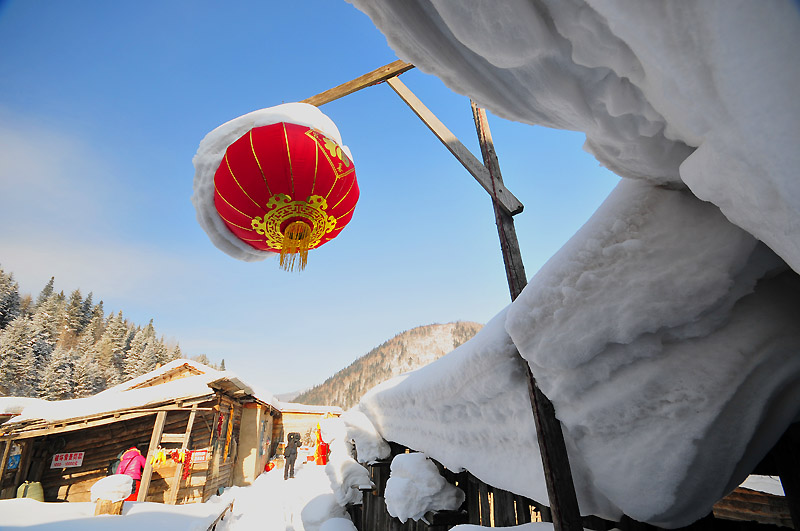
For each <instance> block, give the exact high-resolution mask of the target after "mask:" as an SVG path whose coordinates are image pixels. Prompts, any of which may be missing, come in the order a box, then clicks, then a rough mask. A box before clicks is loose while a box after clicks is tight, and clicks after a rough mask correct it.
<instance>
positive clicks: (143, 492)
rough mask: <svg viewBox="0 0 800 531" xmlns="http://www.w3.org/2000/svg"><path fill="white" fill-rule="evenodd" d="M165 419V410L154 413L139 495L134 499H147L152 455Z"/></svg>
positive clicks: (162, 430)
mask: <svg viewBox="0 0 800 531" xmlns="http://www.w3.org/2000/svg"><path fill="white" fill-rule="evenodd" d="M166 420H167V412H166V411H159V412H158V413H157V414H156V422H155V424H154V425H153V434H152V435H151V436H150V446H148V447H147V457H146V461H147V462H146V463H145V465H144V470H143V471H142V483H141V485H139V495H138V496H137V497H136V501H140V502H141V501H145V500H146V499H147V490H148V489H149V488H150V479H151V478H152V477H153V456H154V455H155V454H156V448H157V447H158V443H159V442H160V441H161V434H162V433H164V422H165V421H166Z"/></svg>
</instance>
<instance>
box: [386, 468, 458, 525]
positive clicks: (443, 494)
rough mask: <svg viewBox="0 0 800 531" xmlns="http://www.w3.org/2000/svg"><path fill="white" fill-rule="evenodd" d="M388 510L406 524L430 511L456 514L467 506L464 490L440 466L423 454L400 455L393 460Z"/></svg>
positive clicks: (388, 492) (388, 491)
mask: <svg viewBox="0 0 800 531" xmlns="http://www.w3.org/2000/svg"><path fill="white" fill-rule="evenodd" d="M384 497H385V499H386V510H387V511H388V513H389V514H390V515H392V516H394V517H395V518H398V519H399V520H400V521H401V522H403V523H405V521H406V520H408V519H409V518H410V519H412V520H419V519H421V518H422V517H423V516H425V513H427V512H428V511H441V510H449V511H453V510H456V509H458V508H459V507H460V506H461V504H462V503H464V499H465V497H466V496H465V494H464V491H463V490H461V489H459V488H458V487H456V486H455V485H451V484H450V483H448V482H447V481H446V480H445V479H444V478H443V477H442V476H441V475H440V474H439V470H438V469H437V468H436V465H435V464H434V463H433V461H431V460H430V459H428V458H427V457H425V454H422V453H410V454H399V455H396V456H395V457H394V459H392V464H391V473H390V475H389V480H388V481H387V482H386V492H385V494H384Z"/></svg>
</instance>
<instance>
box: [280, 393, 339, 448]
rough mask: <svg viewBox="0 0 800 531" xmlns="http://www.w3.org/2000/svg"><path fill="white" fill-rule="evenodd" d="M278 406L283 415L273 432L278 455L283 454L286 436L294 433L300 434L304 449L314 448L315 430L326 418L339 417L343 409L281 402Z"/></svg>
mask: <svg viewBox="0 0 800 531" xmlns="http://www.w3.org/2000/svg"><path fill="white" fill-rule="evenodd" d="M278 406H279V407H280V410H281V415H280V417H279V418H278V419H276V422H275V424H274V428H273V432H272V433H273V435H272V438H273V440H274V441H275V447H274V449H273V450H274V452H277V453H283V448H284V447H285V445H286V436H287V435H288V434H289V433H292V432H297V433H299V434H300V437H301V439H300V441H301V443H302V445H303V446H304V447H313V446H314V445H315V444H316V440H315V434H314V430H315V429H316V427H317V423H318V422H319V421H320V420H322V419H324V418H327V417H339V416H341V414H342V408H340V407H338V406H316V405H308V404H297V403H294V402H280V403H279V404H278Z"/></svg>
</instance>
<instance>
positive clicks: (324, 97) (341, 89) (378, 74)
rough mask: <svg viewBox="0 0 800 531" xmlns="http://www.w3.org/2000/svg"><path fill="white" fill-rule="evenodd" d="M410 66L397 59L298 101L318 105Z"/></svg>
mask: <svg viewBox="0 0 800 531" xmlns="http://www.w3.org/2000/svg"><path fill="white" fill-rule="evenodd" d="M412 68H414V65H412V64H411V63H406V62H405V61H400V60H397V61H395V62H393V63H389V64H388V65H385V66H382V67H380V68H377V69H375V70H373V71H372V72H369V73H368V74H364V75H363V76H361V77H357V78H355V79H353V80H351V81H348V82H347V83H342V84H341V85H339V86H337V87H333V88H332V89H329V90H326V91H325V92H321V93H319V94H317V95H316V96H311V97H310V98H306V99H304V100H303V101H301V102H300V103H308V104H309V105H314V106H315V107H319V106H320V105H325V104H326V103H330V102H332V101H334V100H338V99H339V98H342V97H344V96H347V95H348V94H352V93H353V92H356V91H358V90H361V89H363V88H366V87H370V86H372V85H375V84H378V83H380V82H382V81H386V80H387V79H389V78H390V77H395V76H399V75H400V74H402V73H403V72H407V71H408V70H411V69H412Z"/></svg>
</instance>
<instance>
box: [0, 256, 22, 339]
mask: <svg viewBox="0 0 800 531" xmlns="http://www.w3.org/2000/svg"><path fill="white" fill-rule="evenodd" d="M21 313H22V306H21V304H20V297H19V285H18V284H17V283H16V282H14V274H13V273H9V274H6V273H5V272H3V270H2V269H0V330H2V329H4V328H5V327H6V326H8V323H10V322H11V321H13V320H14V319H16V318H17V317H18V316H19V315H20V314H21Z"/></svg>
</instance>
